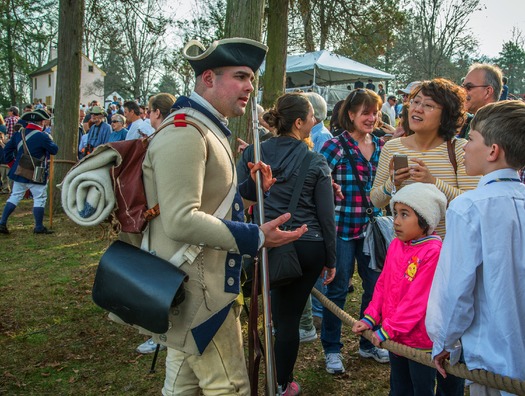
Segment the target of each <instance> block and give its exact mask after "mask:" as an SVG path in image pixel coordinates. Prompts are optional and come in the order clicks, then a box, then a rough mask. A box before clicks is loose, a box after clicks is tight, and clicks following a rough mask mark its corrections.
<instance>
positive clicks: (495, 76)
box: [459, 63, 503, 139]
mask: <svg viewBox="0 0 525 396" xmlns="http://www.w3.org/2000/svg"><path fill="white" fill-rule="evenodd" d="M461 86H462V87H463V89H464V90H465V91H466V93H467V100H466V102H465V110H467V111H468V113H469V114H468V116H467V120H466V121H465V124H464V125H463V127H462V128H461V131H460V133H459V137H461V138H465V139H467V138H468V135H469V132H470V121H471V120H472V118H473V117H474V114H476V112H477V111H478V110H479V109H481V108H482V107H483V106H485V105H486V104H489V103H493V102H497V101H498V100H499V97H500V95H501V89H502V86H503V74H502V73H501V70H500V68H499V67H497V66H493V65H489V64H487V63H474V64H473V65H472V66H470V68H469V71H468V73H467V75H466V76H465V78H464V79H463V84H462V85H461Z"/></svg>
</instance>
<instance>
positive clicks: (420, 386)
mask: <svg viewBox="0 0 525 396" xmlns="http://www.w3.org/2000/svg"><path fill="white" fill-rule="evenodd" d="M446 205H447V198H446V197H445V195H444V194H443V193H442V192H441V191H439V189H438V188H437V187H436V186H434V185H431V184H428V183H414V184H411V185H409V186H406V187H405V188H403V189H401V190H399V191H398V192H397V193H396V194H395V195H394V196H393V197H392V199H391V201H390V206H391V208H392V213H393V214H394V228H395V231H396V238H394V240H393V241H392V243H391V244H390V246H389V248H388V252H387V257H386V260H385V265H384V268H383V272H382V273H381V275H380V276H379V279H378V280H377V283H376V286H375V289H374V295H373V297H372V301H371V302H370V304H369V305H368V307H367V308H366V309H365V311H364V317H363V318H362V319H361V320H360V321H358V322H356V323H355V324H354V326H353V328H352V331H353V332H355V333H358V334H361V333H362V332H363V331H364V330H368V329H373V330H375V331H374V333H373V339H372V343H373V344H374V345H375V346H377V347H379V345H380V344H381V342H383V341H385V340H389V339H392V340H394V341H396V342H399V343H401V344H404V345H408V346H410V347H412V348H417V349H422V350H424V351H428V352H430V351H431V350H432V341H431V340H430V338H429V337H428V335H427V330H426V327H425V317H426V310H427V302H428V296H429V293H430V287H431V286H432V279H433V278H434V272H435V270H436V266H437V262H438V259H439V253H440V251H441V245H442V241H441V237H439V236H438V235H436V234H435V233H434V230H435V228H436V226H437V225H438V223H439V222H440V220H441V218H442V217H443V216H444V215H445V210H446ZM389 357H390V387H391V389H390V395H391V396H402V395H415V396H423V395H434V388H435V381H436V369H434V368H432V367H428V366H425V365H423V364H421V363H417V362H415V361H412V360H409V359H407V358H405V357H403V356H397V355H395V354H393V353H391V352H390V353H389Z"/></svg>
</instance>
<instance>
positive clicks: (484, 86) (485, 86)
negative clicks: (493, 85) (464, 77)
mask: <svg viewBox="0 0 525 396" xmlns="http://www.w3.org/2000/svg"><path fill="white" fill-rule="evenodd" d="M461 87H462V88H463V89H464V90H465V91H467V92H469V91H470V90H471V89H474V88H487V87H490V85H474V84H471V83H466V84H463V85H461Z"/></svg>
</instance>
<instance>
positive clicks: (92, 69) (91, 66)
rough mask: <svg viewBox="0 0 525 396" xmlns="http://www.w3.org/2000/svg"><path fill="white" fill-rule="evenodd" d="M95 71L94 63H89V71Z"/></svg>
mask: <svg viewBox="0 0 525 396" xmlns="http://www.w3.org/2000/svg"><path fill="white" fill-rule="evenodd" d="M94 71H95V68H94V67H93V65H89V66H88V72H90V73H93V72H94Z"/></svg>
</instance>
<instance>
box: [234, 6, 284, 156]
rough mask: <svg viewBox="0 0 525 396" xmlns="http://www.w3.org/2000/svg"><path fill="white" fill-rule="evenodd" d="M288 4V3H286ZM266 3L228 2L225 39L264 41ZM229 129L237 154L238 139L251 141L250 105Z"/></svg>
mask: <svg viewBox="0 0 525 396" xmlns="http://www.w3.org/2000/svg"><path fill="white" fill-rule="evenodd" d="M284 2H285V3H287V1H284ZM264 3H265V2H264V1H260V0H228V2H227V7H226V23H225V29H224V36H225V37H245V38H249V39H252V40H257V41H261V40H262V26H263V19H264ZM257 86H258V78H257V76H256V78H255V81H254V82H253V87H254V91H253V94H252V95H257V91H258V87H257ZM228 127H229V129H230V130H231V131H232V137H231V140H230V145H231V147H232V151H233V152H234V154H235V155H236V153H237V138H238V137H239V138H241V139H243V140H248V141H251V140H250V139H251V137H249V136H251V127H252V116H251V106H250V103H248V106H247V107H246V113H245V114H244V116H242V117H237V118H232V119H231V120H230V121H229V126H228Z"/></svg>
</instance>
